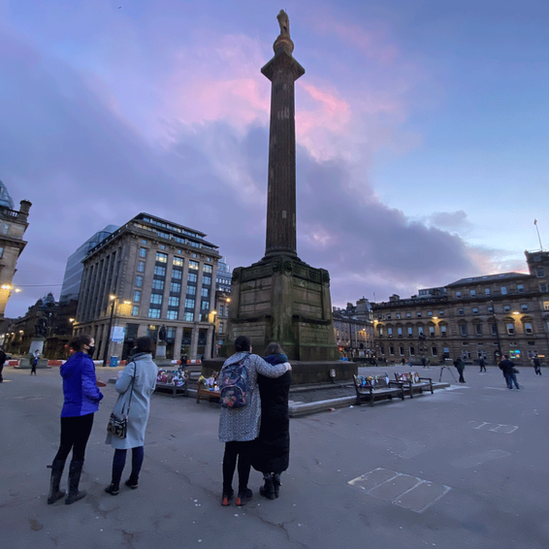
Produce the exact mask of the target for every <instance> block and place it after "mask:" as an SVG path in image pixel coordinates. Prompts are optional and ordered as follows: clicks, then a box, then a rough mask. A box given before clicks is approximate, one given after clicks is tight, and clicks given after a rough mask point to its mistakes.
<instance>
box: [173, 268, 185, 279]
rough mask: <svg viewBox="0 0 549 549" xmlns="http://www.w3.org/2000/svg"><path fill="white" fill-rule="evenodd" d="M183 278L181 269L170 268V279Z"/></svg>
mask: <svg viewBox="0 0 549 549" xmlns="http://www.w3.org/2000/svg"><path fill="white" fill-rule="evenodd" d="M182 278H183V271H182V270H181V269H172V280H181V279H182Z"/></svg>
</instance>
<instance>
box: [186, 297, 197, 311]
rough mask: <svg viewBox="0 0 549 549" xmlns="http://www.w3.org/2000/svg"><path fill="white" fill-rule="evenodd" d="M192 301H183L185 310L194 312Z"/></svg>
mask: <svg viewBox="0 0 549 549" xmlns="http://www.w3.org/2000/svg"><path fill="white" fill-rule="evenodd" d="M194 304H195V301H194V299H190V298H187V299H185V309H193V310H194Z"/></svg>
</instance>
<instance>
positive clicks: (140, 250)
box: [139, 248, 147, 257]
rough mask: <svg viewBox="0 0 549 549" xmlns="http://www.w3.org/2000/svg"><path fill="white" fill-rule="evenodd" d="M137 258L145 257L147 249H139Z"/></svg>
mask: <svg viewBox="0 0 549 549" xmlns="http://www.w3.org/2000/svg"><path fill="white" fill-rule="evenodd" d="M139 257H147V248H139Z"/></svg>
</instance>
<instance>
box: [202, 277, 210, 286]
mask: <svg viewBox="0 0 549 549" xmlns="http://www.w3.org/2000/svg"><path fill="white" fill-rule="evenodd" d="M202 284H203V285H204V286H211V285H212V277H211V276H210V275H202Z"/></svg>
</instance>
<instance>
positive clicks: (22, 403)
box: [0, 367, 549, 549]
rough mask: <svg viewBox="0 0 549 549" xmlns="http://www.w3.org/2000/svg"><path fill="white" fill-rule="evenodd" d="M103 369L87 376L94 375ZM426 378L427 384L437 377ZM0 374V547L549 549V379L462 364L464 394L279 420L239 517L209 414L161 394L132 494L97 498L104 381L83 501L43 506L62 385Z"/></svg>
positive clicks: (106, 470) (42, 375)
mask: <svg viewBox="0 0 549 549" xmlns="http://www.w3.org/2000/svg"><path fill="white" fill-rule="evenodd" d="M393 369H396V370H398V371H401V370H402V371H405V370H406V369H407V368H405V367H397V368H390V370H393ZM113 370H114V369H109V368H98V370H97V371H98V377H100V378H102V379H103V380H107V379H108V377H109V376H110V375H112V373H113ZM380 370H383V368H379V369H378V371H380ZM425 372H426V373H429V374H432V376H433V377H434V378H436V379H437V380H438V374H439V369H438V368H432V369H431V370H430V371H425ZM4 373H5V379H6V380H7V381H6V382H5V383H4V384H2V385H0V433H1V440H2V446H1V448H2V450H1V473H0V475H1V476H0V483H1V484H0V520H1V524H2V541H3V547H6V548H9V549H23V548H25V549H28V548H29V547H39V548H40V549H54V548H55V549H65V548H66V549H69V548H74V547H77V548H79V549H91V548H97V547H101V548H104V549H110V548H114V547H116V548H127V549H151V548H152V549H154V548H158V549H160V548H162V549H172V548H173V549H175V548H178V549H180V548H182V547H184V548H217V549H219V548H221V549H224V548H261V549H263V548H265V549H270V548H273V549H274V548H281V547H284V548H295V549H308V548H311V549H324V548H326V549H328V548H340V547H366V546H373V547H379V548H380V549H415V548H422V547H437V548H452V549H453V548H456V549H458V548H459V549H461V548H472V549H477V548H478V549H480V548H482V549H502V548H503V549H505V548H513V549H546V548H547V547H548V546H549V523H548V521H547V515H548V511H549V503H548V496H547V494H548V493H549V479H548V475H547V467H548V459H547V456H548V451H549V442H548V436H547V434H548V421H547V417H548V414H549V399H548V398H547V394H548V391H549V372H545V371H544V375H543V376H541V377H539V376H537V377H536V376H535V375H534V372H533V370H532V369H530V368H521V373H520V375H519V376H518V377H519V383H521V384H522V385H523V389H522V390H520V391H515V390H513V391H509V390H508V389H506V387H505V383H504V380H503V378H502V376H501V373H500V371H499V370H498V369H497V368H494V367H489V368H488V372H487V373H482V374H481V373H479V372H478V369H477V367H468V368H467V369H466V371H465V379H466V380H467V383H466V384H465V385H458V384H455V382H454V380H453V379H451V378H450V376H449V374H448V372H445V377H444V379H443V381H449V382H451V386H450V387H448V388H447V389H440V390H437V391H435V394H434V395H431V394H428V395H425V396H421V397H418V398H414V399H413V400H411V399H409V398H406V400H405V401H404V402H402V401H400V400H398V401H396V400H394V401H393V402H390V403H389V402H388V403H380V404H379V405H376V406H375V407H373V408H371V407H370V406H368V405H362V406H360V407H357V406H352V407H347V408H343V409H337V410H335V411H334V412H325V413H319V414H316V415H311V416H307V417H301V418H297V419H292V420H291V425H290V428H291V437H292V438H291V457H290V469H289V470H288V471H287V473H285V474H284V475H283V485H282V488H281V497H280V498H279V499H277V500H274V501H268V500H265V499H263V498H261V497H260V496H259V495H258V488H259V486H260V484H261V475H260V474H259V473H257V472H252V475H251V483H250V487H251V488H252V489H253V491H254V498H253V499H252V501H251V502H250V503H249V504H248V505H247V506H245V507H242V508H238V507H235V506H234V505H233V506H230V507H228V508H223V507H221V505H220V495H221V457H222V452H223V445H222V444H221V443H220V442H218V440H217V425H218V415H219V408H218V405H217V404H215V403H208V402H207V401H202V402H201V403H200V404H196V401H195V400H194V399H191V398H171V397H169V396H167V395H156V394H155V395H154V396H153V399H152V403H151V418H150V422H149V429H148V438H147V444H146V447H145V463H144V468H143V472H142V476H141V479H140V486H139V489H138V490H136V491H131V490H129V489H122V490H121V492H120V495H119V496H116V497H112V496H109V495H107V494H105V493H104V492H103V488H104V487H105V486H106V485H107V484H108V483H109V481H110V465H111V459H112V450H111V448H110V447H108V446H106V445H105V444H104V438H105V425H106V423H107V418H108V416H109V414H110V411H111V409H112V406H113V404H114V401H115V399H116V394H115V389H114V385H113V384H109V385H108V386H107V387H106V388H104V389H103V392H104V394H105V398H104V399H103V402H102V404H101V408H100V411H99V412H98V413H97V414H96V417H95V423H94V428H93V431H92V435H91V438H90V442H89V444H88V450H87V456H86V463H85V466H84V474H83V476H82V482H81V488H82V489H84V490H86V491H87V492H88V496H87V497H86V498H85V499H83V500H81V501H79V502H77V503H75V504H73V505H71V506H67V505H64V504H63V503H62V502H60V503H57V504H55V505H51V506H48V505H46V494H47V490H48V485H49V469H46V465H47V464H48V463H50V462H51V460H52V458H53V456H54V455H55V452H56V451H57V446H58V442H59V413H60V410H61V404H62V391H61V378H60V376H59V373H58V371H57V370H56V369H53V368H52V369H49V370H38V375H37V376H36V377H34V376H33V377H31V376H29V371H28V370H14V369H13V368H9V367H7V368H6V369H5V370H4ZM422 373H423V372H422ZM127 467H128V466H127ZM126 473H129V470H128V471H126ZM124 478H125V477H124ZM65 485H66V472H65V477H64V480H63V486H65Z"/></svg>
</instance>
